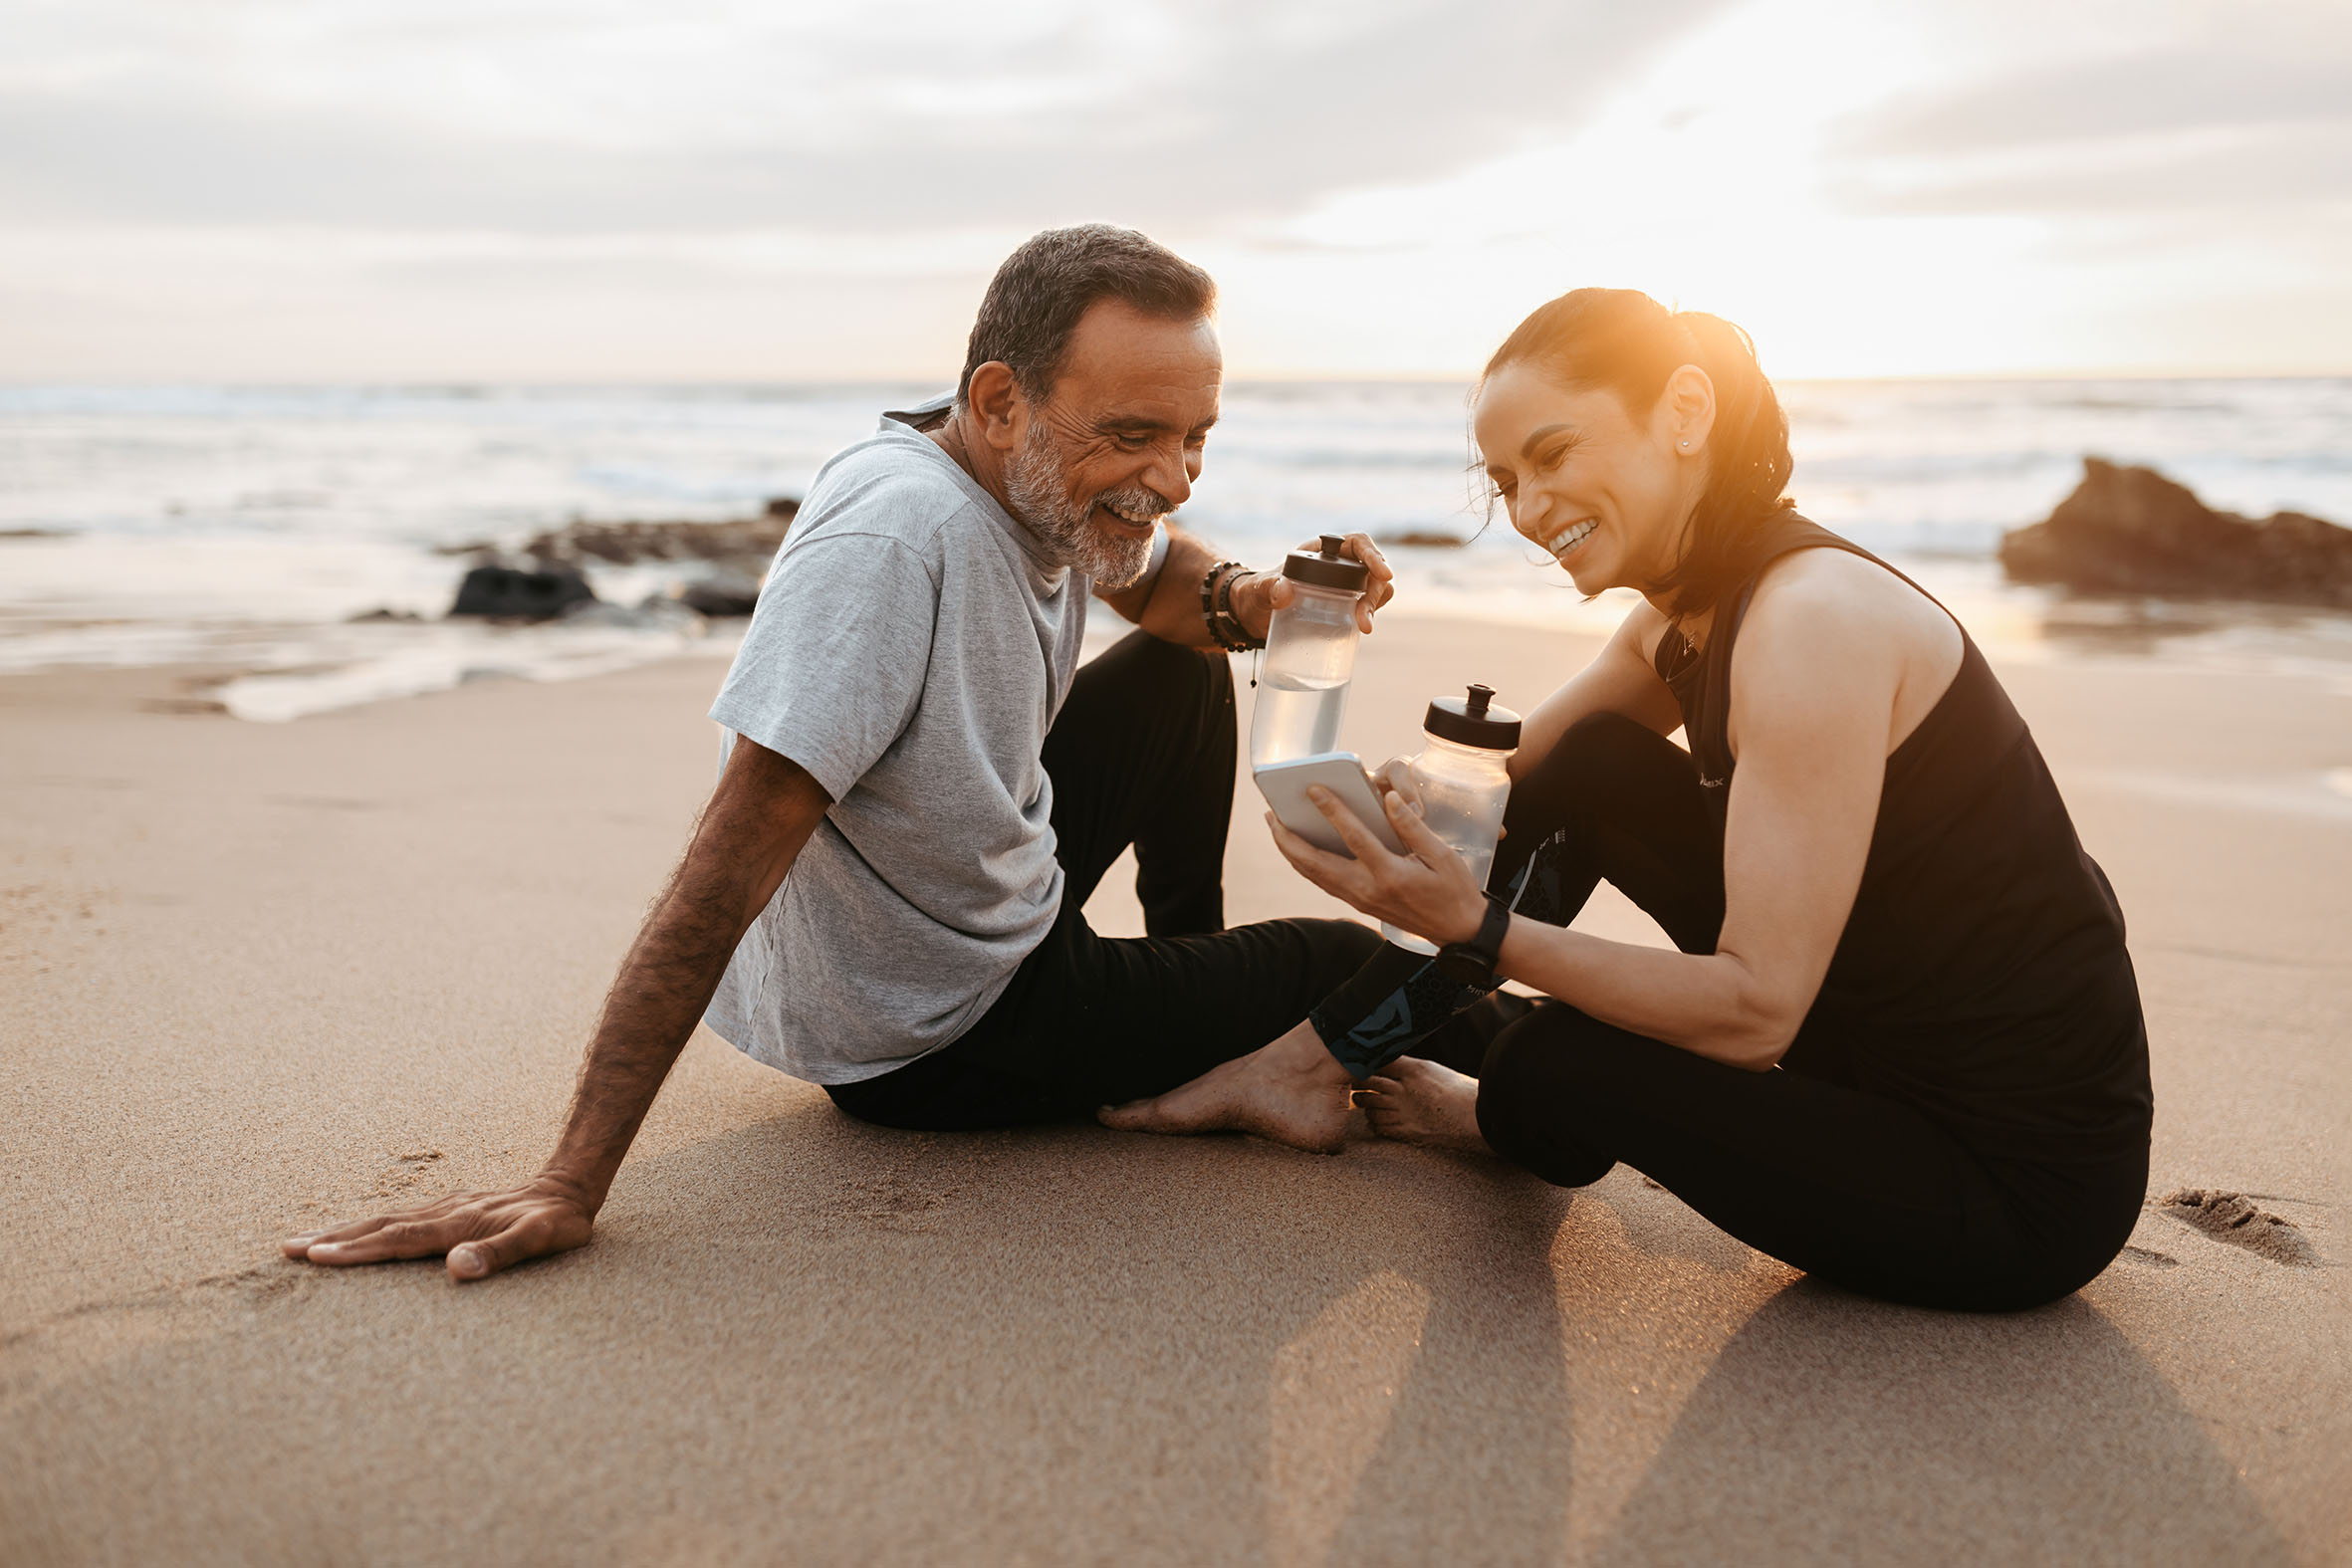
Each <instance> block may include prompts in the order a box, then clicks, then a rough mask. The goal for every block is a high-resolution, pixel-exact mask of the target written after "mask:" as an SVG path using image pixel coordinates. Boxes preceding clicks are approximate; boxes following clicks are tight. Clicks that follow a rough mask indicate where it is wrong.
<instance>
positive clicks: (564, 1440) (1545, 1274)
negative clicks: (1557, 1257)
mask: <svg viewBox="0 0 2352 1568" xmlns="http://www.w3.org/2000/svg"><path fill="white" fill-rule="evenodd" d="M1567 1205H1568V1198H1567V1195H1565V1194H1562V1193H1558V1192H1554V1191H1552V1190H1550V1189H1547V1188H1544V1187H1542V1186H1540V1185H1539V1184H1537V1183H1535V1182H1533V1181H1532V1180H1531V1179H1529V1178H1525V1177H1522V1176H1519V1175H1516V1174H1513V1173H1507V1172H1503V1171H1500V1170H1484V1171H1481V1170H1472V1169H1468V1168H1465V1167H1462V1166H1457V1165H1452V1164H1449V1163H1447V1162H1443V1161H1439V1160H1436V1159H1434V1158H1431V1157H1428V1156H1424V1155H1421V1154H1419V1153H1418V1152H1416V1151H1408V1150H1397V1149H1387V1148H1371V1149H1358V1150H1354V1151H1351V1152H1350V1154H1349V1155H1348V1156H1346V1157H1345V1158H1342V1159H1338V1160H1321V1159H1316V1158H1314V1157H1311V1156H1304V1155H1296V1154H1293V1153H1291V1152H1289V1151H1286V1150H1281V1149H1276V1148H1273V1147H1271V1146H1268V1145H1266V1144H1262V1143H1257V1142H1254V1141H1249V1140H1238V1139H1198V1140H1159V1139H1147V1138H1120V1137H1117V1136H1115V1135H1111V1134H1106V1133H1102V1132H1100V1131H1098V1130H1095V1129H1090V1128H1072V1129H1063V1130H1054V1131H1046V1132H1037V1133H1027V1134H1002V1135H985V1136H974V1137H923V1136H909V1135H903V1134H895V1133H886V1132H881V1131H877V1130H875V1129H871V1128H866V1127H861V1126H858V1125H856V1124H854V1123H851V1122H849V1121H847V1120H845V1119H844V1118H841V1117H840V1116H838V1115H836V1114H835V1113H834V1112H832V1110H831V1109H830V1107H829V1106H827V1105H825V1104H824V1103H823V1101H822V1100H821V1099H816V1098H815V1097H814V1096H800V1097H798V1098H797V1099H796V1100H795V1101H794V1102H793V1103H790V1104H789V1105H788V1107H787V1108H786V1109H785V1111H784V1114H782V1115H779V1116H777V1117H774V1118H772V1119H770V1120H768V1121H765V1122H762V1123H759V1124H757V1125H754V1126H751V1127H748V1128H745V1129H743V1130H742V1131H739V1132H736V1133H732V1134H727V1135H723V1136H719V1137H714V1138H711V1139H709V1140H706V1141H704V1142H702V1143H698V1144H694V1145H692V1146H689V1147H685V1148H681V1149H677V1150H674V1151H672V1152H669V1153H667V1154H663V1155H659V1156H656V1157H653V1158H650V1159H648V1160H646V1161H644V1162H643V1164H642V1165H641V1166H632V1167H631V1168H630V1171H629V1173H628V1174H627V1175H626V1176H625V1177H624V1180H623V1184H622V1187H621V1188H620V1189H619V1190H618V1191H616V1194H615V1201H614V1203H613V1205H612V1207H611V1208H610V1209H609V1210H608V1211H607V1214H606V1224H605V1226H604V1229H603V1231H602V1232H601V1239H600V1240H599V1242H598V1244H597V1245H595V1246H594V1247H592V1248H589V1249H588V1250H587V1251H584V1252H579V1253H574V1254H570V1255H568V1256H565V1257H562V1258H557V1259H552V1260H549V1261H547V1262H544V1263H540V1264H536V1265H533V1266H530V1267H528V1268H525V1269H521V1270H518V1271H517V1272H515V1273H514V1274H512V1275H508V1276H504V1277H502V1278H500V1279H498V1280H494V1281H491V1282H489V1283H488V1284H486V1285H481V1286H465V1287H460V1286H455V1285H452V1284H451V1283H449V1281H448V1280H447V1279H446V1277H445V1276H444V1275H443V1274H442V1273H441V1271H440V1269H439V1267H438V1265H436V1264H404V1265H390V1266H384V1267H377V1268H370V1269H364V1270H355V1271H352V1272H330V1271H324V1270H308V1269H306V1268H305V1267H304V1266H303V1265H299V1264H291V1263H289V1264H283V1265H280V1264H275V1263H270V1264H260V1263H257V1266H256V1269H255V1271H254V1282H253V1283H252V1284H251V1285H250V1287H247V1286H239V1287H238V1288H236V1289H233V1290H224V1289H221V1288H217V1287H213V1286H207V1289H208V1290H209V1292H210V1293H209V1294H201V1293H200V1299H199V1297H198V1296H190V1297H189V1299H188V1300H187V1301H186V1302H184V1303H181V1304H179V1305H178V1306H176V1307H175V1306H173V1304H172V1302H171V1301H170V1300H169V1299H167V1297H168V1292H167V1291H166V1292H164V1293H163V1294H160V1295H158V1296H157V1297H155V1298H152V1299H150V1298H146V1297H142V1298H140V1301H141V1303H143V1304H140V1305H139V1306H138V1307H137V1311H138V1312H139V1313H143V1314H145V1316H144V1317H142V1318H141V1319H140V1321H141V1322H142V1323H145V1324H146V1325H147V1327H145V1328H143V1329H140V1330H139V1331H137V1332H130V1331H128V1330H129V1327H130V1325H128V1323H127V1322H126V1321H124V1322H118V1323H116V1324H115V1325H114V1326H113V1327H112V1328H110V1326H109V1317H110V1311H111V1309H108V1308H104V1307H93V1308H91V1309H89V1310H85V1311H81V1312H79V1313H77V1314H75V1315H73V1316H72V1317H71V1318H70V1319H60V1320H58V1321H56V1322H54V1323H52V1324H49V1325H36V1326H35V1327H34V1328H32V1329H31V1330H28V1331H27V1333H26V1334H25V1335H22V1336H19V1342H18V1343H17V1344H15V1346H14V1347H13V1348H12V1349H11V1350H10V1351H9V1352H8V1354H9V1356H10V1358H11V1359H10V1360H9V1362H8V1364H7V1366H6V1368H5V1370H6V1372H7V1373H8V1376H7V1378H6V1379H5V1380H4V1384H0V1389H4V1393H5V1399H4V1401H0V1519H5V1520H7V1521H8V1523H7V1524H6V1525H5V1526H4V1527H0V1546H4V1547H5V1548H6V1550H4V1551H0V1556H5V1557H7V1559H8V1560H10V1561H12V1562H15V1561H26V1562H33V1561H45V1560H52V1559H54V1560H65V1561H85V1560H146V1561H165V1560H168V1561H175V1562H231V1561H235V1562H250V1561H392V1560H416V1561H437V1560H445V1559H447V1558H449V1557H452V1556H456V1555H464V1556H467V1557H470V1558H473V1559H475V1560H482V1561H502V1562H564V1563H597V1562H625V1563H640V1562H721V1561H735V1560H743V1561H762V1562H765V1561H795V1562H950V1561H1037V1562H1070V1561H1086V1562H1094V1561H1118V1562H1147V1563H1149V1562H1182V1563H1195V1562H1237V1563H1254V1562H1262V1563H1274V1564H1285V1565H1287V1564H1293V1563H1324V1562H1350V1563H1419V1562H1436V1561H1449V1562H1510V1563H1521V1562H1530V1563H1533V1562H1548V1561H1556V1560H1559V1559H1560V1557H1561V1556H1562V1554H1563V1551H1564V1550H1565V1547H1566V1543H1567V1542H1568V1541H1569V1540H1570V1539H1571V1535H1572V1533H1573V1532H1572V1531H1571V1523H1572V1521H1571V1519H1570V1507H1571V1503H1572V1502H1573V1501H1574V1497H1573V1494H1572V1487H1571V1481H1570V1467H1571V1458H1572V1454H1571V1447H1572V1441H1573V1440H1574V1438H1575V1436H1576V1431H1577V1426H1578V1412H1577V1411H1576V1409H1575V1408H1573V1400H1572V1398H1571V1394H1570V1381H1571V1380H1570V1377H1569V1372H1570V1370H1571V1366H1570V1363H1569V1361H1568V1360H1567V1356H1568V1355H1569V1354H1572V1353H1573V1350H1572V1347H1574V1346H1578V1345H1582V1344H1584V1343H1585V1335H1584V1328H1585V1327H1586V1325H1583V1324H1580V1323H1576V1322H1573V1321H1569V1322H1563V1320H1562V1315H1561V1314H1562V1306H1561V1301H1562V1291H1561V1286H1560V1283H1559V1279H1558V1276H1556V1275H1555V1273H1554V1270H1553V1266H1552V1263H1551V1261H1550V1254H1551V1252H1552V1248H1553V1243H1554V1239H1555V1237H1556V1236H1557V1235H1558V1233H1559V1232H1560V1230H1561V1224H1562V1220H1563V1217H1565V1216H1566V1214H1567ZM1596 1213H1605V1210H1603V1209H1600V1208H1598V1207H1597V1206H1596ZM1573 1229H1574V1230H1575V1232H1577V1234H1576V1235H1575V1236H1574V1237H1572V1239H1573V1240H1574V1241H1575V1243H1576V1244H1582V1243H1583V1242H1584V1240H1585V1239H1587V1237H1586V1235H1585V1232H1590V1238H1591V1239H1592V1240H1593V1242H1594V1244H1595V1245H1599V1244H1601V1243H1602V1242H1604V1241H1606V1239H1607V1237H1608V1236H1609V1235H1611V1234H1616V1233H1618V1232H1616V1228H1615V1227H1614V1226H1613V1225H1604V1224H1595V1225H1593V1226H1589V1227H1585V1226H1579V1227H1575V1228H1573ZM1609 1244H1612V1245H1616V1246H1619V1247H1621V1248H1624V1250H1623V1251H1622V1255H1621V1256H1612V1257H1606V1258H1599V1259H1596V1262H1597V1263H1599V1264H1600V1265H1601V1266H1598V1267H1596V1268H1595V1269H1593V1270H1591V1271H1589V1272H1588V1273H1587V1274H1586V1275H1585V1278H1586V1281H1587V1282H1586V1284H1585V1285H1584V1286H1582V1287H1580V1288H1579V1289H1577V1290H1576V1291H1574V1292H1571V1293H1570V1295H1569V1298H1568V1299H1569V1310H1570V1311H1571V1313H1584V1312H1591V1313H1595V1314H1599V1313H1607V1314H1609V1315H1610V1316H1611V1318H1612V1319H1620V1320H1621V1318H1622V1314H1623V1312H1624V1310H1625V1309H1626V1305H1627V1301H1628V1299H1629V1296H1630V1291H1631V1289H1632V1284H1631V1282H1632V1281H1633V1280H1635V1279H1636V1278H1637V1277H1638V1276H1637V1273H1636V1272H1629V1271H1638V1270H1641V1269H1642V1268H1644V1267H1645V1256H1644V1253H1643V1252H1642V1251H1641V1250H1640V1248H1641V1246H1642V1241H1641V1238H1640V1236H1639V1234H1638V1227H1637V1228H1636V1233H1630V1234H1626V1235H1625V1238H1624V1240H1622V1241H1618V1242H1613V1243H1609ZM1662 1262H1663V1259H1662V1258H1650V1259H1649V1260H1648V1261H1647V1264H1646V1266H1647V1267H1648V1269H1649V1272H1650V1279H1651V1283H1653V1284H1654V1283H1655V1280H1656V1274H1657V1270H1658V1268H1659V1267H1660V1266H1661V1263H1662ZM240 1277H242V1276H240ZM1724 1277H1725V1278H1727V1279H1733V1278H1740V1279H1748V1280H1749V1281H1750V1282H1749V1283H1745V1284H1732V1285H1728V1286H1727V1288H1736V1289H1740V1290H1759V1289H1768V1288H1770V1282H1769V1281H1768V1280H1767V1281H1764V1282H1763V1283H1757V1282H1755V1276H1748V1275H1739V1276H1732V1275H1727V1276H1724ZM1612 1291H1614V1292H1617V1294H1616V1298H1615V1299H1614V1300H1612V1299H1610V1292H1612ZM158 1303H160V1304H158ZM126 1310H127V1309H126ZM174 1312H176V1313H177V1315H176V1316H174V1315H173V1314H174ZM117 1316H119V1314H117ZM1633 1332H1634V1333H1635V1334H1636V1335H1639V1334H1640V1333H1641V1329H1640V1326H1639V1325H1638V1324H1635V1325H1633ZM110 1336H111V1337H110ZM1563 1347H1571V1348H1569V1349H1563ZM1693 1348H1698V1349H1699V1350H1700V1353H1702V1354H1703V1353H1704V1349H1703V1347H1689V1346H1686V1347H1685V1348H1684V1350H1683V1351H1682V1352H1680V1353H1682V1354H1686V1355H1687V1354H1689V1353H1691V1351H1692V1349H1693ZM1663 1353H1664V1352H1661V1354H1663ZM1588 1414H1590V1413H1588ZM1606 1427H1607V1424H1606V1423H1605V1422H1599V1421H1594V1422H1591V1423H1589V1425H1588V1428H1587V1441H1593V1439H1594V1436H1595V1435H1598V1434H1601V1433H1603V1432H1605V1430H1606ZM1595 1522H1596V1523H1597V1521H1595ZM1585 1538H1589V1534H1587V1535H1586V1537H1585ZM1599 1555H1600V1557H1601V1558H1602V1559H1603V1560H1605V1561H1608V1562H1612V1563H1616V1562H1648V1561H1685V1562H1702V1561H1704V1562H1713V1561H1752V1562H1773V1561H1804V1562H1819V1561H1832V1560H1854V1561H1889V1560H1896V1559H1903V1560H1930V1561H1933V1560H1949V1561H1991V1560H2025V1561H2078V1562H2079V1561H2116V1562H2125V1561H2130V1562H2154V1561H2165V1560H2204V1561H2221V1560H2228V1561H2235V1562H2244V1561H2257V1562H2258V1561H2265V1560H2270V1559H2273V1558H2277V1557H2280V1556H2282V1555H2283V1553H2282V1552H2281V1550H2280V1548H2279V1545H2278V1542H2277V1541H2276V1540H2275V1538H2274V1537H2273V1536H2272V1535H2271V1533H2270V1532H2269V1530H2268V1527H2267V1526H2266V1524H2265V1523H2264V1521H2263V1520H2262V1519H2261V1518H2260V1516H2259V1515H2258V1514H2257V1513H2256V1512H2255V1511H2254V1510H2253V1508H2252V1506H2251V1505H2250V1503H2249V1502H2248V1501H2247V1500H2246V1498H2245V1497H2244V1496H2243V1494H2242V1493H2241V1491H2240V1490H2239V1488H2238V1486H2237V1484H2236V1482H2235V1479H2234V1476H2233V1475H2232V1474H2231V1473H2230V1471H2229V1470H2228V1467H2227V1466H2226V1465H2225V1464H2224V1463H2223V1462H2222V1460H2221V1458H2220V1457H2219V1456H2218V1455H2217V1454H2216V1453H2215V1451H2214V1450H2213V1449H2212V1448H2211V1446H2210V1445H2209V1444H2207V1442H2206V1441H2205V1439H2204V1437H2203V1435H2202V1434H2201V1433H2200V1432H2199V1430H2198V1427H2197V1423H2196V1421H2195V1419H2194V1418H2193V1417H2192V1416H2191V1415H2190V1414H2189V1412H2188V1411H2186V1410H2185V1409H2183V1408H2182V1406H2181V1405H2180V1403H2179V1401H2178V1400H2177V1399H2176V1398H2175V1397H2174V1396H2173V1394H2172V1392H2171V1390H2170V1389H2169V1388H2168V1387H2167V1386H2166V1385H2165V1383H2164V1382H2163V1380H2162V1379H2161V1378H2160V1377H2158V1376H2157V1375H2156V1374H2155V1373H2154V1371H2153V1370H2152V1369H2150V1368H2149V1366H2148V1365H2147V1364H2146V1363H2145V1362H2144V1361H2143V1360H2142V1359H2141V1358H2140V1357H2139V1355H2138V1354H2137V1353H2136V1352H2135V1351H2134V1350H2133V1349H2132V1348H2131V1347H2130V1345H2129V1344H2128V1343H2126V1342H2125V1341H2124V1339H2123V1338H2122V1337H2121V1336H2120V1335H2119V1334H2118V1333H2116V1332H2115V1331H2114V1330H2113V1329H2112V1328H2111V1327H2109V1326H2108V1324H2107V1323H2106V1322H2105V1320H2104V1319H2102V1318H2101V1317H2100V1316H2099V1314H2098V1313H2097V1312H2096V1311H2095V1310H2093V1309H2092V1308H2091V1307H2089V1306H2087V1305H2085V1304H2083V1303H2081V1302H2079V1301H2075V1302H2068V1303H2065V1304H2062V1305H2060V1306H2058V1307H2055V1308H2051V1309H2049V1310H2047V1311H2044V1312H2040V1313H2035V1314H2028V1315H2026V1316H2024V1317H2020V1318H2012V1319H1991V1318H1985V1319H1980V1318H1966V1317H1948V1316H1939V1315H1932V1314H1923V1313H1911V1312H1905V1311H1901V1310H1898V1309H1892V1308H1884V1307H1879V1306H1875V1305H1873V1304H1871V1303H1867V1302H1862V1301H1857V1300H1855V1299H1853V1298H1850V1297H1845V1296H1841V1295H1837V1294H1835V1293H1833V1292H1829V1291H1826V1290H1821V1289H1815V1288H1812V1287H1809V1286H1802V1285H1800V1286H1797V1287H1794V1288H1791V1289H1786V1290H1783V1291H1781V1292H1780V1293H1779V1294H1777V1295H1774V1296H1772V1297H1771V1298H1770V1299H1769V1300H1767V1301H1766V1302H1765V1304H1764V1306H1763V1307H1762V1309H1761V1310H1759V1311H1757V1312H1756V1313H1755V1314H1754V1316H1753V1317H1751V1318H1750V1319H1749V1320H1748V1322H1747V1323H1746V1325H1745V1326H1744V1327H1742V1328H1741V1329H1740V1330H1739V1331H1738V1332H1737V1333H1736V1334H1735V1335H1734V1336H1733V1337H1732V1338H1731V1340H1730V1342H1729V1343H1728V1344H1727V1345H1726V1346H1725V1347H1724V1348H1723V1350H1722V1351H1721V1354H1720V1356H1718V1357H1717V1358H1716V1360H1715V1361H1714V1363H1713V1366H1712V1370H1710V1371H1709V1372H1707V1374H1706V1375H1705V1376H1704V1378H1703V1379H1701V1381H1700V1382H1699V1383H1698V1385H1697V1387H1696V1389H1695V1391H1694V1392H1693V1394H1692V1395H1691V1397H1690V1398H1689V1400H1688V1401H1687V1403H1686V1405H1685V1406H1684V1408H1683V1409H1682V1410H1681V1412H1680V1413H1679V1416H1678V1417H1677V1418H1675V1421H1674V1425H1673V1427H1672V1430H1671V1433H1670V1435H1669V1436H1668V1437H1667V1439H1666V1442H1665V1444H1664V1447H1663V1450H1662V1452H1660V1453H1659V1454H1658V1455H1657V1456H1656V1458H1655V1460H1654V1461H1653V1462H1652V1463H1650V1464H1649V1466H1648V1467H1647V1470H1646V1472H1645V1473H1644V1474H1643V1476H1642V1478H1641V1479H1640V1480H1639V1482H1638V1483H1636V1484H1635V1486H1634V1489H1633V1491H1632V1493H1631V1495H1630V1497H1629V1499H1628V1500H1627V1502H1626V1504H1625V1506H1624V1507H1623V1509H1622V1511H1621V1512H1620V1514H1619V1516H1618V1517H1617V1518H1616V1520H1615V1521H1614V1523H1613V1525H1611V1526H1609V1527H1608V1533H1607V1534H1606V1538H1605V1540H1604V1541H1603V1543H1602V1545H1601V1547H1600V1551H1599Z"/></svg>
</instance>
